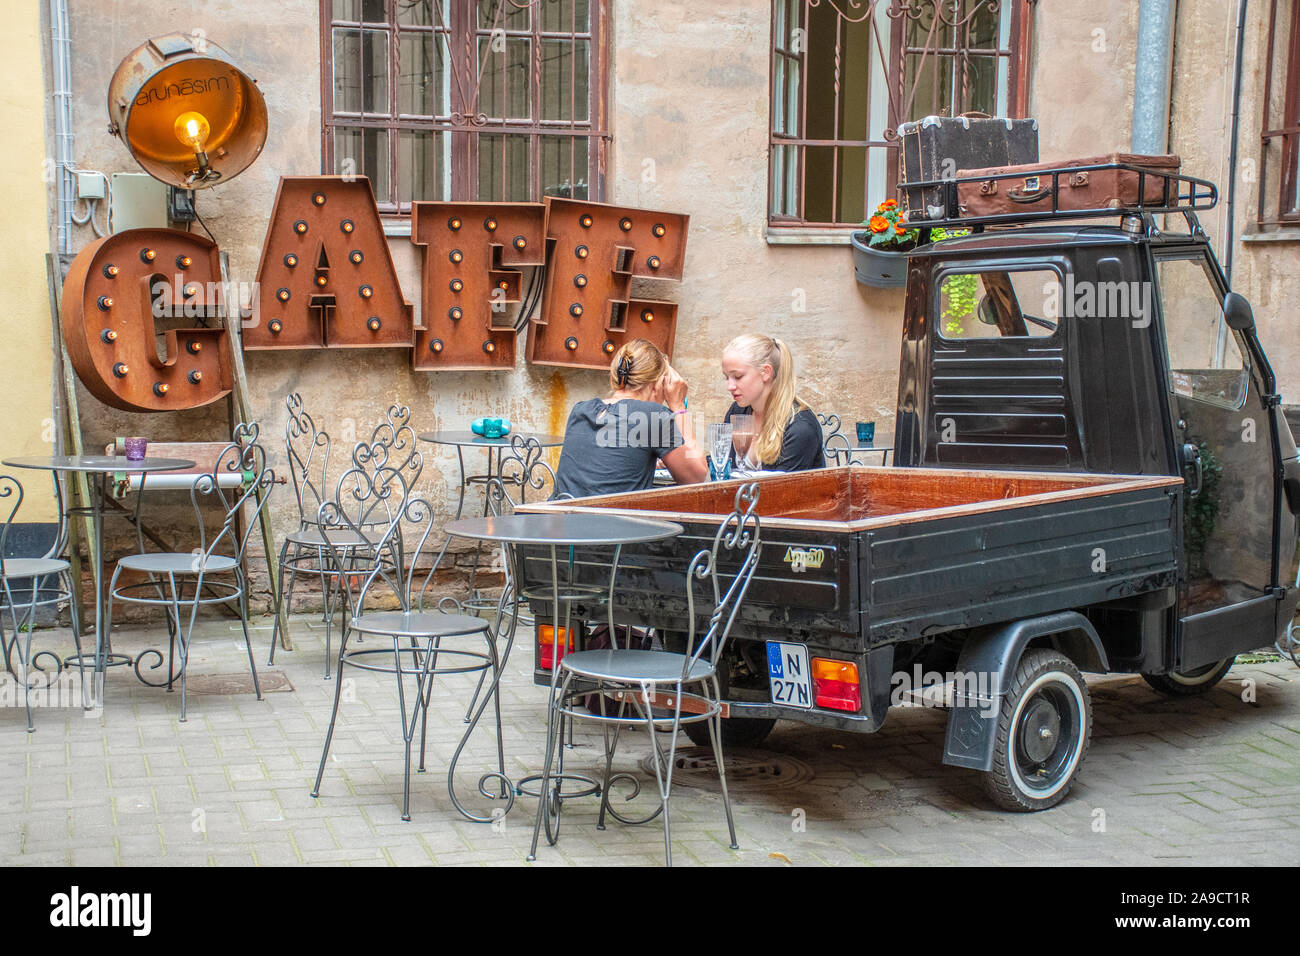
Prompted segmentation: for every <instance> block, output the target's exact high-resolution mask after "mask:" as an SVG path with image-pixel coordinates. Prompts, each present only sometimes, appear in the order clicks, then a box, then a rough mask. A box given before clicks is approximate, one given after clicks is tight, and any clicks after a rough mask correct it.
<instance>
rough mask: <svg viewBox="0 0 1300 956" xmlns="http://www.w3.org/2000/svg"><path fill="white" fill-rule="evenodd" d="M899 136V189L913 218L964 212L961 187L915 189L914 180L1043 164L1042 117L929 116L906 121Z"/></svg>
mask: <svg viewBox="0 0 1300 956" xmlns="http://www.w3.org/2000/svg"><path fill="white" fill-rule="evenodd" d="M898 136H899V140H900V146H901V149H900V150H899V176H898V188H899V192H900V194H901V195H900V204H901V205H902V207H903V211H904V214H905V215H906V216H907V220H908V222H916V223H919V222H922V221H924V220H926V219H955V218H957V216H958V211H957V204H956V190H955V189H952V188H950V187H948V186H946V185H939V186H925V187H919V186H918V187H911V188H909V187H908V185H907V184H908V183H921V182H928V181H931V180H937V179H955V178H956V176H957V170H959V169H983V168H986V167H989V166H1021V165H1027V164H1030V163H1036V162H1038V121H1037V120H1034V119H1005V118H1002V117H986V116H954V117H948V116H927V117H925V119H919V120H914V121H912V122H910V123H903V124H902V125H901V126H899V127H898ZM985 160H988V161H987V162H986V161H985Z"/></svg>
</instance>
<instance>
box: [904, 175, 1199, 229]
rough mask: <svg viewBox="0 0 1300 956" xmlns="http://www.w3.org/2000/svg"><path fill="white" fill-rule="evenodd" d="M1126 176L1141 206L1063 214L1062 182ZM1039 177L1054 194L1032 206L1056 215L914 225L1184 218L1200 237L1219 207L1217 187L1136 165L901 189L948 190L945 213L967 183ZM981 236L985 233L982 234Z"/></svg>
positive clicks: (1014, 214) (1042, 192) (1043, 191)
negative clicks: (1205, 214)
mask: <svg viewBox="0 0 1300 956" xmlns="http://www.w3.org/2000/svg"><path fill="white" fill-rule="evenodd" d="M1110 170H1116V171H1120V170H1122V171H1125V172H1131V173H1136V174H1137V182H1138V188H1137V202H1136V203H1134V204H1133V205H1125V206H1097V207H1093V208H1084V209H1061V208H1059V202H1060V196H1061V190H1060V186H1061V177H1062V176H1073V175H1077V174H1078V173H1091V172H1100V171H1110ZM1033 177H1037V178H1038V179H1039V180H1047V179H1049V178H1050V179H1051V186H1050V189H1049V188H1046V187H1040V188H1039V189H1038V191H1037V195H1036V196H1035V197H1034V198H1032V199H1027V200H1025V201H1026V202H1035V203H1042V204H1046V201H1047V200H1048V199H1049V198H1050V201H1051V208H1050V209H1045V208H1044V209H1030V208H1026V209H1025V210H1024V211H1021V210H1012V211H1008V212H1005V213H998V214H996V215H992V216H961V217H952V218H946V219H917V220H912V221H910V222H909V224H910V225H911V226H914V227H915V228H918V229H937V228H942V229H974V228H975V227H983V226H1010V225H1026V224H1029V223H1035V222H1051V221H1053V220H1059V219H1089V218H1099V217H1114V216H1134V215H1142V216H1146V217H1149V216H1158V215H1175V214H1182V215H1183V216H1184V217H1185V218H1186V219H1187V223H1188V228H1189V229H1191V230H1192V231H1200V228H1201V227H1200V221H1199V220H1198V219H1197V217H1196V212H1200V211H1205V210H1207V209H1213V208H1214V207H1215V206H1216V205H1218V202H1219V190H1218V187H1217V186H1215V185H1214V183H1212V182H1210V181H1209V180H1206V179H1197V178H1196V177H1194V176H1183V175H1181V174H1180V173H1164V172H1160V171H1158V170H1155V169H1151V168H1150V167H1145V166H1135V165H1133V164H1131V163H1097V164H1094V165H1089V166H1055V167H1043V168H1039V169H1033V170H1026V169H1023V168H1022V169H1020V170H1018V171H1017V170H1013V171H1011V172H1003V173H980V174H979V175H978V176H961V177H957V178H953V179H930V180H925V181H924V182H907V183H900V184H899V189H900V190H901V189H907V190H913V189H925V188H933V187H941V188H942V189H943V190H944V194H943V195H944V207H945V209H948V210H953V209H957V208H958V207H957V186H958V185H959V184H961V183H984V182H989V181H990V180H1000V179H1016V180H1025V179H1029V178H1033ZM976 231H979V230H976Z"/></svg>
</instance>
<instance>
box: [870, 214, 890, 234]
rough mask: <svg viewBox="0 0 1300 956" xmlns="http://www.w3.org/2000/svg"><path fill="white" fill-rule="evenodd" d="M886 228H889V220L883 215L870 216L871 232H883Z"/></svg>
mask: <svg viewBox="0 0 1300 956" xmlns="http://www.w3.org/2000/svg"><path fill="white" fill-rule="evenodd" d="M888 228H889V220H888V219H886V218H885V217H884V216H872V217H871V231H872V232H884V231H885V230H886V229H888Z"/></svg>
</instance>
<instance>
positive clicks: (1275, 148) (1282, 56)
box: [1258, 0, 1300, 226]
mask: <svg viewBox="0 0 1300 956" xmlns="http://www.w3.org/2000/svg"><path fill="white" fill-rule="evenodd" d="M1265 42H1267V44H1268V54H1267V61H1266V64H1265V70H1264V118H1263V121H1262V125H1263V131H1262V135H1261V148H1260V170H1259V216H1258V220H1259V224H1260V225H1261V226H1278V225H1289V226H1293V225H1297V224H1300V0H1272V3H1271V5H1270V8H1269V15H1268V32H1267V33H1266V34H1265Z"/></svg>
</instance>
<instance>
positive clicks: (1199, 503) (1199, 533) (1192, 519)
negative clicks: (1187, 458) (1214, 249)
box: [1183, 441, 1223, 578]
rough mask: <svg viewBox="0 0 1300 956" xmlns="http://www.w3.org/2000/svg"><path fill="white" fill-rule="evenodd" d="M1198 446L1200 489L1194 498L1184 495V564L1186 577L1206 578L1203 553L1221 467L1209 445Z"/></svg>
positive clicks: (1214, 511)
mask: <svg viewBox="0 0 1300 956" xmlns="http://www.w3.org/2000/svg"><path fill="white" fill-rule="evenodd" d="M1197 445H1198V447H1199V448H1200V449H1201V489H1200V492H1199V493H1198V494H1197V495H1196V497H1195V498H1193V497H1192V496H1191V495H1184V496H1183V516H1184V522H1183V527H1184V529H1185V531H1184V534H1185V536H1186V542H1187V565H1188V573H1189V576H1190V577H1193V578H1200V577H1206V576H1208V575H1209V568H1208V566H1207V565H1206V562H1205V550H1206V547H1207V546H1208V545H1209V543H1210V538H1211V536H1212V535H1213V534H1214V524H1215V519H1216V518H1217V517H1218V514H1219V506H1220V504H1221V501H1220V498H1221V494H1220V491H1219V482H1220V479H1221V478H1222V477H1223V465H1222V463H1221V462H1220V461H1219V459H1218V458H1216V457H1215V455H1214V453H1213V452H1211V451H1210V446H1209V445H1207V444H1206V443H1205V442H1204V441H1200V442H1197Z"/></svg>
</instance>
